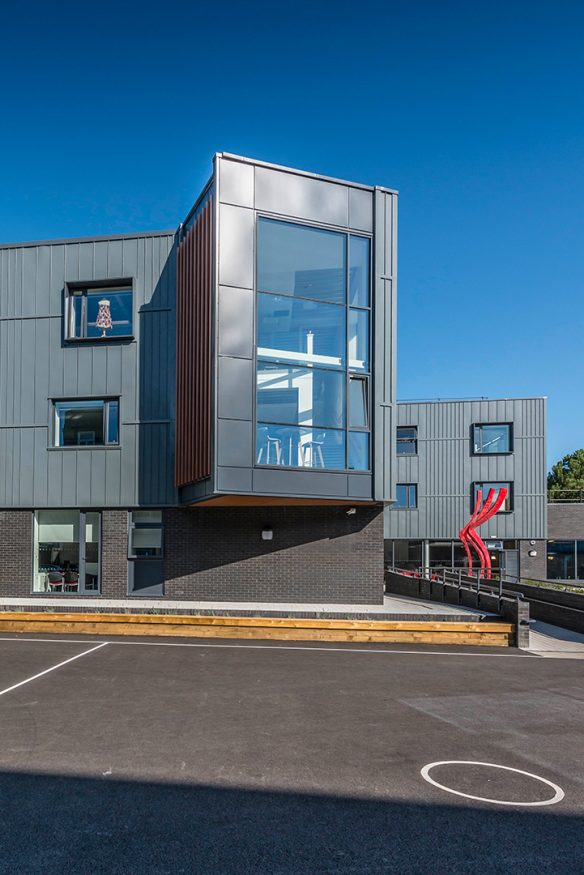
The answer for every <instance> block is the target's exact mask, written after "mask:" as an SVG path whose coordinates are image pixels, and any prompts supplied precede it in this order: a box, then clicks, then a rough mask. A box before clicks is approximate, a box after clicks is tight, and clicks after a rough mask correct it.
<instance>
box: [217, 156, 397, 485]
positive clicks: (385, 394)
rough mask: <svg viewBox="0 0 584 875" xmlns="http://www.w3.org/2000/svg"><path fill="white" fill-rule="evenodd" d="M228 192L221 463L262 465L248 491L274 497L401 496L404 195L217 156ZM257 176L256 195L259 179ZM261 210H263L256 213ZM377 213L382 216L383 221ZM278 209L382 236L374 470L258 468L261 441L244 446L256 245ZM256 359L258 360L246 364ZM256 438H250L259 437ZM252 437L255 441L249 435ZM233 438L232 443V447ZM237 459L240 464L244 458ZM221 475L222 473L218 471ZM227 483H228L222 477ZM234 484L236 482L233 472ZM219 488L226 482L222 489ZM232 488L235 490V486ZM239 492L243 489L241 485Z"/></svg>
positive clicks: (376, 285)
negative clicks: (397, 412) (399, 267)
mask: <svg viewBox="0 0 584 875" xmlns="http://www.w3.org/2000/svg"><path fill="white" fill-rule="evenodd" d="M215 178H216V184H217V191H218V213H219V215H218V228H219V231H218V235H219V236H218V278H217V279H216V291H215V294H216V300H217V302H218V306H217V313H218V319H217V322H216V357H215V362H216V372H217V374H218V379H217V386H216V407H215V410H216V432H215V433H216V439H215V448H216V455H215V466H216V468H217V466H221V467H231V468H233V467H237V468H239V467H249V468H250V469H252V468H253V478H251V483H252V485H251V488H250V489H249V490H248V489H247V486H248V484H249V482H250V477H247V476H246V477H244V476H243V474H238V475H237V482H239V483H241V484H245V486H246V488H245V489H244V488H243V487H242V491H243V492H245V491H251V492H252V493H255V494H260V495H261V494H266V495H286V494H289V495H294V496H307V497H308V496H310V497H314V496H322V497H330V498H339V497H342V498H345V499H347V500H350V498H352V497H353V498H370V499H375V500H378V501H384V500H388V499H390V498H392V497H393V469H394V465H393V462H392V456H393V455H394V453H395V440H394V426H393V404H394V402H395V295H396V281H395V280H396V277H395V269H396V262H395V246H396V240H395V228H396V202H397V197H396V195H395V193H391V192H387V191H385V190H382V189H377V190H374V189H372V188H366V187H360V186H353V185H351V184H350V183H346V184H345V183H343V182H342V181H340V180H326V179H321V178H318V177H315V176H311V175H308V174H302V173H296V172H295V171H293V170H286V169H284V168H276V167H266V166H264V165H262V164H261V163H258V164H255V163H254V162H252V161H249V160H242V159H240V158H237V157H236V156H224V155H218V156H217V158H216V162H215ZM252 178H253V179H254V180H255V188H254V192H253V195H254V196H253V199H252V197H251V193H250V181H251V179H252ZM252 207H253V209H252ZM374 210H375V211H376V212H377V213H378V215H377V216H376V219H375V227H374V222H373V216H374ZM262 213H271V214H274V215H277V216H278V217H281V218H282V219H291V220H300V221H302V220H305V221H308V222H312V223H314V224H317V225H322V226H324V227H327V226H331V227H334V228H339V227H340V228H343V229H346V230H352V231H355V232H357V233H359V232H361V233H373V235H374V238H377V243H376V244H375V243H374V247H373V252H374V266H373V277H374V279H373V289H372V298H373V301H372V304H373V307H372V309H373V311H374V314H375V315H374V320H373V322H374V347H375V352H374V356H375V358H374V363H373V373H374V378H373V385H374V386H375V396H374V399H373V401H374V412H373V416H372V422H373V435H374V438H373V444H372V448H373V449H372V457H373V459H372V461H373V470H374V471H375V492H374V491H373V479H374V478H373V477H372V476H371V475H355V476H354V477H353V476H351V475H349V476H348V475H347V473H346V472H345V473H338V474H337V473H333V472H331V473H330V474H329V473H328V472H327V473H323V472H317V471H314V470H313V471H306V470H294V469H288V470H286V469H283V468H282V469H260V468H254V461H255V460H254V452H253V448H254V446H255V444H253V441H252V443H250V445H249V446H248V447H247V450H246V452H247V457H246V461H245V462H244V461H243V459H244V455H245V454H244V453H243V451H242V446H238V445H237V441H238V440H239V437H238V433H237V429H238V426H237V425H236V424H235V423H234V424H233V425H231V426H230V427H228V426H227V425H226V423H225V419H230V420H239V421H240V423H241V422H242V421H244V420H245V421H246V422H250V423H253V418H254V400H253V394H254V379H255V375H254V367H255V359H254V344H255V328H254V320H255V299H254V294H255V245H254V237H255V234H254V229H255V223H256V221H257V217H258V215H259V214H262ZM246 360H249V361H246ZM251 437H252V436H251V434H250V438H249V439H250V440H251ZM245 440H246V442H247V441H248V435H247V432H245ZM223 441H226V446H225V447H223V446H222V443H223ZM235 458H236V459H237V461H233V460H234V459H235ZM217 477H218V472H217ZM222 482H227V480H226V475H225V474H222ZM229 482H231V483H232V484H233V483H235V482H236V480H235V479H234V478H232V479H231V480H230V481H229ZM217 488H218V489H219V491H221V488H220V487H219V485H218V487H217ZM226 488H227V487H226ZM232 491H236V489H235V488H234V487H233V486H232Z"/></svg>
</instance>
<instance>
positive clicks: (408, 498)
mask: <svg viewBox="0 0 584 875" xmlns="http://www.w3.org/2000/svg"><path fill="white" fill-rule="evenodd" d="M393 506H394V507H395V508H397V509H398V510H410V509H411V508H415V507H417V506H418V486H417V484H416V483H398V484H397V485H396V487H395V504H394V505H393Z"/></svg>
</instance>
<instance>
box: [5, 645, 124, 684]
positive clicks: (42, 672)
mask: <svg viewBox="0 0 584 875" xmlns="http://www.w3.org/2000/svg"><path fill="white" fill-rule="evenodd" d="M84 643H85V642H84ZM107 644H109V641H104V642H103V644H98V645H97V647H92V648H91V649H90V650H84V651H83V653H78V654H77V655H76V656H72V657H71V658H70V659H65V660H64V661H63V662H59V663H57V665H52V666H51V667H50V668H46V669H45V670H44V671H40V672H39V673H38V674H33V676H32V677H30V678H26V680H24V681H20V682H19V683H17V684H13V685H12V686H11V687H6V689H5V690H0V696H3V695H4V694H5V693H10V692H11V691H12V690H16V689H18V687H22V686H24V684H30V682H31V681H35V680H36V679H37V678H42V676H43V675H45V674H49V672H51V671H56V670H57V669H58V668H61V667H62V666H64V665H67V663H68V662H74V661H75V660H76V659H81V657H82V656H87V655H88V654H89V653H93V652H94V650H100V648H102V647H106V646H107Z"/></svg>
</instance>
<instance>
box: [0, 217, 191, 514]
mask: <svg viewBox="0 0 584 875" xmlns="http://www.w3.org/2000/svg"><path fill="white" fill-rule="evenodd" d="M130 277H131V278H132V279H133V285H134V326H133V332H134V340H133V341H128V342H107V343H103V344H101V343H100V342H99V341H96V342H95V343H79V344H75V343H72V344H68V343H65V342H64V340H63V307H64V289H65V284H66V283H67V282H84V281H100V280H107V279H122V278H130ZM174 296H175V252H174V235H172V234H167V235H144V236H140V235H133V236H131V237H128V236H126V237H115V238H112V239H108V238H105V239H104V238H100V239H96V240H78V241H75V242H67V241H65V242H57V243H54V244H51V243H42V244H39V245H37V246H31V245H26V246H23V247H12V248H6V247H5V248H2V249H0V506H3V507H23V508H39V507H59V506H72V507H79V506H82V507H104V506H108V507H116V506H126V507H128V506H134V505H137V504H139V503H140V502H145V503H151V504H153V505H161V504H169V503H173V501H174V500H175V493H174V488H173V485H172V476H171V474H169V473H168V460H169V458H170V459H171V458H172V440H171V435H172V431H173V426H172V419H173V417H174V331H175V325H174ZM92 397H93V398H100V397H119V398H120V418H121V422H120V446H119V447H112V448H93V449H90V448H86V447H84V448H82V449H75V448H67V449H53V448H52V443H53V426H52V418H53V417H52V414H53V408H52V399H55V398H71V399H73V398H92Z"/></svg>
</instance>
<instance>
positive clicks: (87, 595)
mask: <svg viewBox="0 0 584 875" xmlns="http://www.w3.org/2000/svg"><path fill="white" fill-rule="evenodd" d="M30 595H31V596H34V597H36V598H48V597H49V596H54V595H56V596H60V597H63V596H77V597H78V598H82V599H87V598H89V599H94V598H97V597H98V596H101V593H100V592H94V591H92V592H73V591H71V592H49V590H43V592H39V590H38V589H35V590H31V591H30Z"/></svg>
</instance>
